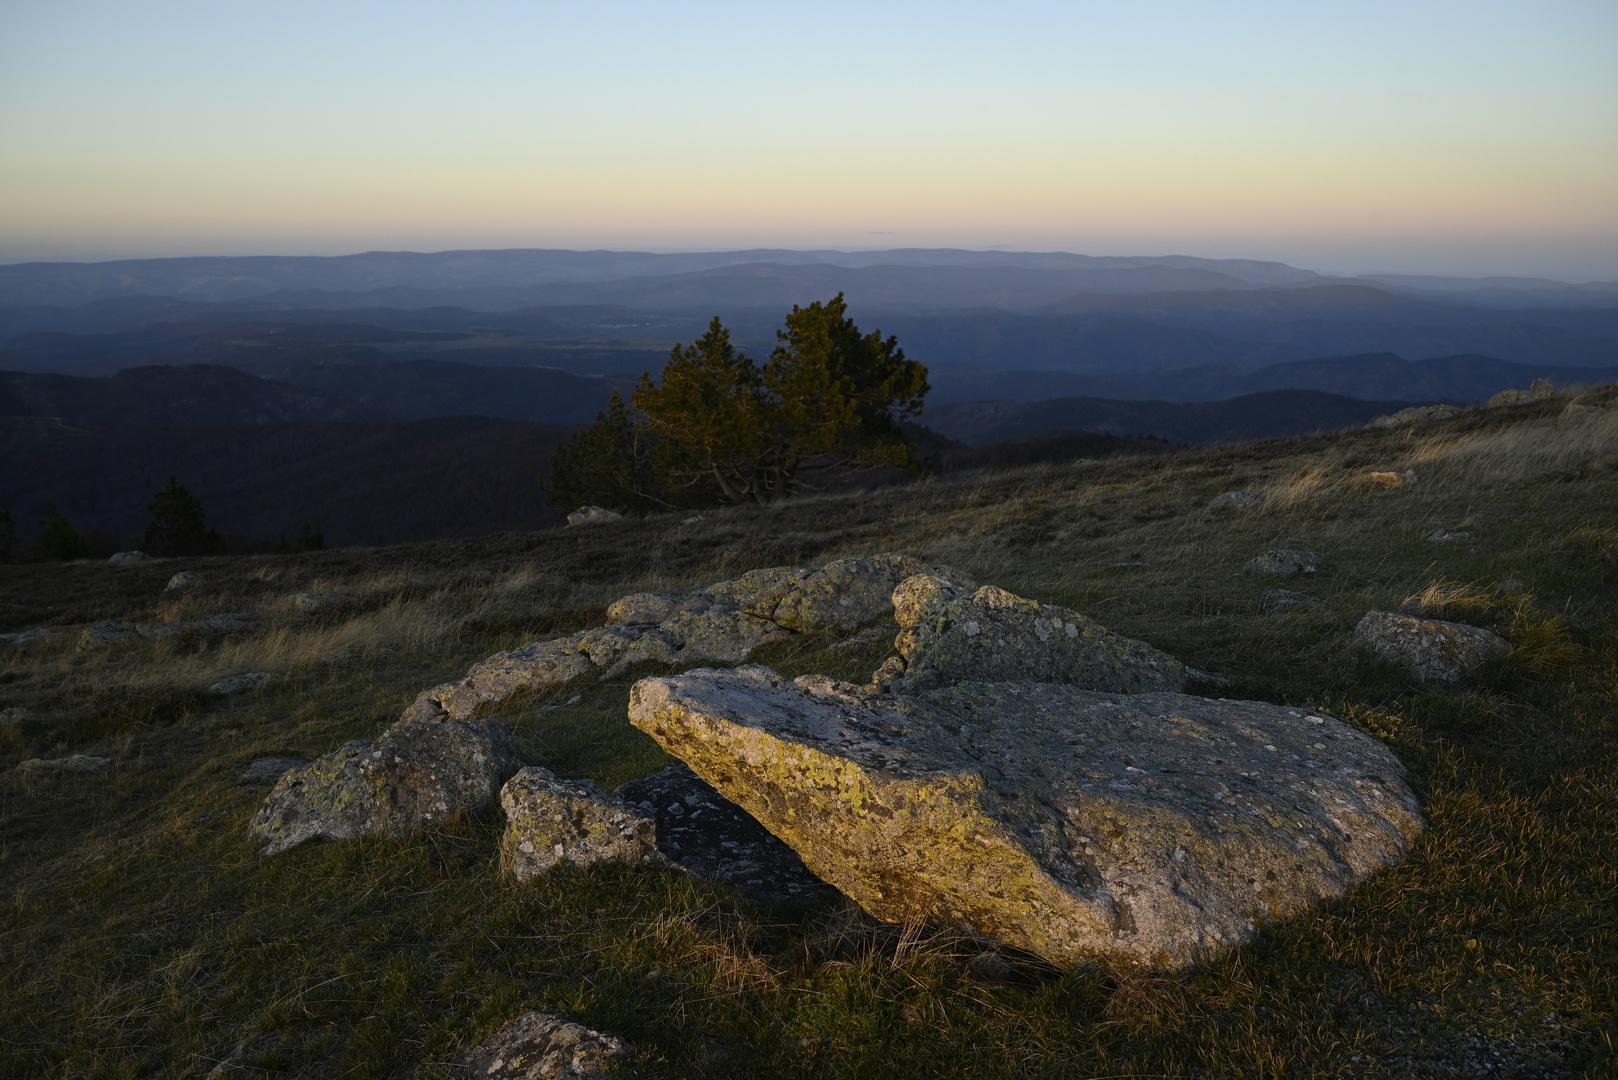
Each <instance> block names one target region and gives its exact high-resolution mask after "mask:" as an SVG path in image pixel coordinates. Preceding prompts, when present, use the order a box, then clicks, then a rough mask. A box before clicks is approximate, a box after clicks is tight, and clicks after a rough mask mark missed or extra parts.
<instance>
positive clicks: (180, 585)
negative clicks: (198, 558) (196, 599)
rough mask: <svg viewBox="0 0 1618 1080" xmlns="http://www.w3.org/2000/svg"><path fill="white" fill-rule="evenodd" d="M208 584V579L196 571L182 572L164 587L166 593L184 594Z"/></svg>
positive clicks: (170, 579)
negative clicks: (188, 590) (186, 591)
mask: <svg viewBox="0 0 1618 1080" xmlns="http://www.w3.org/2000/svg"><path fill="white" fill-rule="evenodd" d="M206 584H208V579H207V578H205V577H203V576H202V575H201V574H199V573H197V572H196V571H195V570H181V571H180V572H179V573H178V574H175V575H174V576H173V577H171V578H169V583H168V584H167V585H165V586H163V591H164V592H184V591H185V590H187V589H195V588H197V587H199V586H202V585H206Z"/></svg>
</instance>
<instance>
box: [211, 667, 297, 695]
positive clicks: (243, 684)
mask: <svg viewBox="0 0 1618 1080" xmlns="http://www.w3.org/2000/svg"><path fill="white" fill-rule="evenodd" d="M283 678H285V676H283V675H282V674H281V673H280V672H278V671H249V672H247V673H246V674H244V675H232V676H230V677H229V678H228V679H220V680H219V681H218V682H216V683H214V684H213V685H212V686H210V687H208V693H210V694H219V695H224V694H240V693H243V692H244V691H247V690H257V689H258V688H259V687H261V686H268V685H269V684H270V683H273V682H280V681H281V680H282V679H283Z"/></svg>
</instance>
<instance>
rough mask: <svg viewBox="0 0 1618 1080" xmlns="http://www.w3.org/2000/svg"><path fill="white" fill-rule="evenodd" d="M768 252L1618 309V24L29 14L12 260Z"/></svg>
mask: <svg viewBox="0 0 1618 1080" xmlns="http://www.w3.org/2000/svg"><path fill="white" fill-rule="evenodd" d="M752 246H785V247H844V248H848V247H861V248H871V247H932V246H958V247H1009V248H1016V249H1033V250H1052V249H1062V250H1069V251H1080V252H1085V253H1089V254H1164V253H1170V252H1173V253H1183V254H1195V255H1208V256H1247V257H1257V258H1277V259H1283V260H1286V261H1288V262H1292V263H1295V264H1298V265H1303V266H1308V267H1310V268H1313V269H1320V270H1326V271H1339V272H1341V271H1372V270H1408V271H1433V272H1457V273H1479V274H1482V273H1499V272H1506V273H1545V274H1551V275H1554V276H1565V277H1569V278H1572V279H1577V280H1583V279H1588V278H1607V279H1618V3H1614V2H1613V0H1534V2H1502V0H1472V2H1468V3H1460V2H1447V0H1446V2H1432V0H1402V2H1399V3H1392V2H1382V0H1361V2H1358V3H1354V4H1346V3H1332V4H1326V3H1317V2H1307V0H1304V2H1300V0H1290V2H1284V3H1282V2H1240V0H1235V2H1228V3H1217V4H1216V3H1190V2H1173V0H1143V2H1132V3H1120V2H1118V0H1109V2H1106V3H1094V2H1071V0H1070V2H1067V3H1034V2H1026V0H1001V2H998V3H993V4H990V3H973V4H964V3H938V2H934V3H908V2H907V3H897V2H890V3H880V2H870V0H867V2H862V3H843V2H821V3H815V4H800V3H750V4H743V3H723V2H711V0H693V2H688V3H658V4H652V3H629V2H614V0H604V2H603V0H598V2H593V3H565V4H562V3H543V2H526V3H516V2H480V0H461V2H455V3H412V2H401V0H394V2H390V3H355V2H346V3H345V2H342V0H326V2H323V3H303V2H299V0H276V2H274V3H261V2H257V0H244V2H221V0H210V2H207V3H186V2H172V0H148V2H135V0H119V2H111V0H0V261H6V262H15V261H20V260H24V259H40V258H51V259H59V258H68V259H80V258H92V259H100V258H113V257H126V256H148V255H168V254H196V253H231V254H250V253H275V254H293V253H310V254H335V253H340V252H351V251H360V250H367V249H379V248H381V249H414V250H441V249H446V248H462V247H573V248H579V247H610V248H638V249H650V250H673V249H700V248H729V247H752Z"/></svg>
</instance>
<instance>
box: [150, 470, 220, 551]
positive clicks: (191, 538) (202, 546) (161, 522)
mask: <svg viewBox="0 0 1618 1080" xmlns="http://www.w3.org/2000/svg"><path fill="white" fill-rule="evenodd" d="M142 550H144V551H145V552H146V553H147V554H148V555H160V556H174V555H221V554H223V553H224V550H225V542H224V540H222V539H220V536H219V534H218V533H216V532H214V531H213V530H211V529H209V528H208V523H207V521H206V519H205V518H204V516H203V512H202V503H201V502H199V501H198V500H197V497H196V496H195V495H193V494H191V493H190V492H189V491H187V490H186V489H185V487H184V485H182V484H181V483H180V481H179V479H178V478H176V477H173V476H171V477H169V482H168V484H167V485H166V486H165V487H164V488H163V490H162V491H159V492H158V493H157V494H155V495H153V496H152V500H151V502H149V503H147V504H146V538H145V542H144V543H143V544H142Z"/></svg>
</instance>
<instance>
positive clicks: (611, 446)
mask: <svg viewBox="0 0 1618 1080" xmlns="http://www.w3.org/2000/svg"><path fill="white" fill-rule="evenodd" d="M785 323H786V325H785V327H784V328H783V329H782V330H780V331H778V332H777V334H776V337H777V339H778V341H779V344H778V345H777V346H776V347H775V349H774V350H773V351H772V352H771V353H770V358H769V360H768V361H767V362H766V363H765V364H763V365H762V366H761V365H759V364H758V363H757V362H756V361H754V360H753V359H752V358H751V357H749V356H748V355H747V354H746V353H744V352H742V351H741V350H740V349H738V348H736V346H735V345H734V344H732V342H731V339H730V331H729V330H727V329H725V327H724V325H723V324H722V323H721V322H720V320H719V318H718V317H717V316H716V317H715V318H714V320H713V321H712V322H711V323H710V324H709V326H708V332H707V333H706V334H704V335H703V336H702V337H701V338H699V339H698V340H697V341H695V342H692V343H691V344H689V345H676V346H675V347H674V350H673V352H672V353H671V354H670V356H669V362H668V364H667V365H666V366H665V367H664V368H663V372H662V378H661V380H660V381H657V382H654V381H653V380H652V377H651V374H650V373H649V372H648V373H646V374H644V375H642V376H641V379H640V383H639V385H637V386H636V388H635V391H634V393H633V395H632V398H631V400H632V404H633V407H632V408H631V407H630V406H628V405H625V404H624V402H623V400H622V399H621V398H620V397H618V396H617V395H616V394H615V395H614V396H613V399H612V403H611V405H610V406H609V408H608V409H607V411H606V412H603V413H601V414H599V415H598V417H597V419H596V423H595V425H594V426H593V427H591V428H588V429H586V430H585V431H582V432H579V433H578V434H576V435H574V437H573V439H572V440H571V441H570V442H569V443H568V445H567V446H565V447H563V448H561V449H560V450H559V451H558V452H557V454H556V456H555V457H554V458H553V460H552V467H551V481H550V484H549V485H548V486H547V489H546V490H547V493H548V494H549V495H550V496H551V499H552V501H553V502H555V503H557V504H558V505H579V504H584V503H593V504H598V505H602V506H609V507H612V508H614V509H619V510H639V509H652V508H656V507H660V506H661V507H672V506H712V505H724V504H730V505H741V504H746V503H770V502H777V501H780V500H782V499H787V498H790V497H792V496H794V495H797V494H802V493H805V492H812V491H824V490H826V489H827V488H829V487H832V486H834V485H836V484H837V483H839V482H842V481H846V480H847V479H848V478H849V477H851V476H853V475H854V474H857V473H862V472H869V471H871V470H876V469H891V470H896V471H898V472H900V473H902V474H905V475H910V476H916V475H920V474H921V473H923V472H925V471H926V464H927V463H926V462H925V461H924V460H923V459H922V458H921V457H920V456H919V455H918V454H917V451H916V446H915V444H914V443H913V442H912V440H911V438H910V436H909V435H908V434H907V433H906V432H905V430H904V428H903V427H902V421H904V420H906V419H908V418H911V417H914V416H916V415H918V414H919V413H920V412H921V410H922V404H923V399H924V398H925V396H926V394H927V390H928V385H927V369H926V368H925V367H924V366H922V365H921V364H920V363H918V362H916V361H914V360H908V359H906V358H905V355H904V350H903V349H901V348H900V347H899V341H898V338H896V337H894V336H893V335H889V336H888V337H886V338H884V337H883V336H882V332H881V331H880V330H878V331H874V332H872V333H869V334H864V333H861V331H860V329H859V327H858V326H856V325H855V323H854V320H853V319H851V318H849V317H848V303H847V301H846V300H845V299H844V298H843V294H842V293H838V294H837V295H836V296H835V297H833V298H832V299H831V300H828V301H826V302H824V303H822V302H821V301H818V300H817V301H815V302H814V303H812V304H810V305H809V306H808V307H799V306H797V305H794V306H793V308H792V311H791V313H789V314H788V315H787V316H786V320H785Z"/></svg>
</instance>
